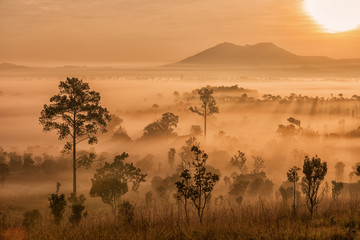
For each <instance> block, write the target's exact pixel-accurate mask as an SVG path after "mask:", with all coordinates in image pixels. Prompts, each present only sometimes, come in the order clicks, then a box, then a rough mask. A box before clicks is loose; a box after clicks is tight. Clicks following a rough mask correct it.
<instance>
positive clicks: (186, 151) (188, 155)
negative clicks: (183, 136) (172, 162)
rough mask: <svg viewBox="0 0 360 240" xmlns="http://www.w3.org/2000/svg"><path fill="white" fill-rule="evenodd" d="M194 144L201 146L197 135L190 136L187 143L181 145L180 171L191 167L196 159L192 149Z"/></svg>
mask: <svg viewBox="0 0 360 240" xmlns="http://www.w3.org/2000/svg"><path fill="white" fill-rule="evenodd" d="M193 146H197V147H200V143H199V142H198V141H197V139H196V137H190V138H189V139H188V140H186V141H185V145H184V146H182V147H181V152H180V153H179V157H180V159H181V163H180V165H179V169H180V171H183V170H185V169H190V167H191V164H192V162H193V160H194V154H193V152H192V151H191V149H192V147H193Z"/></svg>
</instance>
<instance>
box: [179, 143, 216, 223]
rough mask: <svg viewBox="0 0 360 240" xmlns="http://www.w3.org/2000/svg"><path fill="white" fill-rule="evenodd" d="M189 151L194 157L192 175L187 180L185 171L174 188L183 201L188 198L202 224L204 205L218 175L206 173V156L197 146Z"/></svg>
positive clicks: (186, 171) (187, 172)
mask: <svg viewBox="0 0 360 240" xmlns="http://www.w3.org/2000/svg"><path fill="white" fill-rule="evenodd" d="M191 151H192V152H193V154H194V156H195V159H194V161H193V162H192V165H193V169H192V171H193V172H194V173H193V175H192V177H191V179H189V175H190V174H189V170H188V169H185V170H184V171H183V172H182V173H181V175H180V176H181V178H182V180H181V181H178V182H176V187H177V188H178V193H179V194H181V195H182V197H183V198H184V199H186V198H190V199H191V200H192V202H193V204H194V206H195V208H196V210H197V215H198V217H199V221H200V223H202V217H203V214H204V210H205V207H206V204H207V203H208V201H209V199H210V196H211V192H212V190H213V189H214V186H215V184H216V182H218V181H219V175H217V174H215V173H211V172H208V171H207V169H206V161H207V159H208V155H207V154H206V153H204V152H203V151H201V150H200V149H199V148H198V147H197V146H193V147H192V149H191ZM182 181H188V182H190V184H189V185H187V186H186V184H183V183H182Z"/></svg>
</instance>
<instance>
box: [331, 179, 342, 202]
mask: <svg viewBox="0 0 360 240" xmlns="http://www.w3.org/2000/svg"><path fill="white" fill-rule="evenodd" d="M331 184H332V188H331V190H332V197H333V199H334V200H337V199H338V198H339V195H340V194H341V190H342V189H343V188H344V184H343V183H342V182H337V181H331Z"/></svg>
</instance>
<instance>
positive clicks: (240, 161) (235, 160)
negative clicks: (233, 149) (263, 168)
mask: <svg viewBox="0 0 360 240" xmlns="http://www.w3.org/2000/svg"><path fill="white" fill-rule="evenodd" d="M230 162H231V164H232V165H233V166H236V167H238V168H239V170H240V171H241V173H246V172H247V168H246V166H245V164H246V156H245V153H243V152H241V151H238V154H237V155H234V156H233V157H231V159H230Z"/></svg>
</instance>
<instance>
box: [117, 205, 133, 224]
mask: <svg viewBox="0 0 360 240" xmlns="http://www.w3.org/2000/svg"><path fill="white" fill-rule="evenodd" d="M134 209H135V207H134V205H132V204H131V203H130V202H129V201H127V200H124V201H123V202H122V203H120V204H119V219H120V221H121V222H125V223H131V222H132V220H133V219H134Z"/></svg>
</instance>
